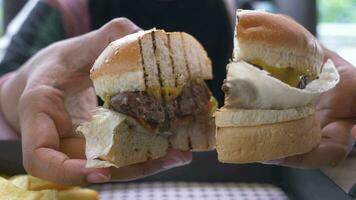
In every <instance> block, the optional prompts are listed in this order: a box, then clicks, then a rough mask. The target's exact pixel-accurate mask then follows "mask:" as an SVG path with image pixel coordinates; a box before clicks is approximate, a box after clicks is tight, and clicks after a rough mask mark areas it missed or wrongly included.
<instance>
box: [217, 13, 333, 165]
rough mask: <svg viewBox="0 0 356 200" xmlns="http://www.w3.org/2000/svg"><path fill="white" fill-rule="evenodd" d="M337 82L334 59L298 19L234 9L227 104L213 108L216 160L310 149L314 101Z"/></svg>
mask: <svg viewBox="0 0 356 200" xmlns="http://www.w3.org/2000/svg"><path fill="white" fill-rule="evenodd" d="M306 79H307V81H305V80H306ZM338 82H339V74H338V72H337V70H336V68H335V66H334V64H333V63H332V61H331V60H329V61H327V62H325V63H324V59H323V51H322V48H321V46H320V44H319V43H318V41H317V40H316V39H315V38H314V36H313V35H312V34H311V33H309V32H308V31H307V30H306V29H305V28H304V27H303V26H301V25H299V24H298V23H297V22H295V21H294V20H293V19H291V18H289V17H287V16H284V15H278V14H271V13H267V12H262V11H245V10H238V11H237V20H236V29H235V38H234V52H233V59H232V62H231V63H230V64H228V67H227V79H226V80H225V82H224V85H223V90H224V92H225V106H224V107H223V108H221V109H219V110H218V111H216V112H215V123H216V127H217V131H216V145H217V146H216V148H217V152H218V158H219V161H221V162H226V163H250V162H258V161H266V160H273V159H279V158H283V157H287V156H292V155H297V154H303V153H306V152H309V151H311V150H312V149H313V148H315V147H316V146H317V145H318V144H319V142H320V139H321V133H320V125H319V122H318V119H316V117H315V109H314V107H315V102H316V100H317V99H318V98H319V96H320V94H322V93H324V92H326V91H328V90H330V89H332V88H333V87H334V86H335V85H336V84H337V83H338ZM301 83H302V84H301Z"/></svg>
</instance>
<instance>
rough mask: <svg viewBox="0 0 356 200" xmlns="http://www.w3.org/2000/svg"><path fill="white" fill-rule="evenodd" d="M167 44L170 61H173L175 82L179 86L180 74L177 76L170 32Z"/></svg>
mask: <svg viewBox="0 0 356 200" xmlns="http://www.w3.org/2000/svg"><path fill="white" fill-rule="evenodd" d="M167 45H168V50H169V59H170V62H171V65H172V72H173V75H174V83H175V85H176V86H178V76H177V74H176V73H177V72H176V68H177V66H176V63H175V62H174V60H173V56H172V54H173V53H172V47H171V35H170V34H167Z"/></svg>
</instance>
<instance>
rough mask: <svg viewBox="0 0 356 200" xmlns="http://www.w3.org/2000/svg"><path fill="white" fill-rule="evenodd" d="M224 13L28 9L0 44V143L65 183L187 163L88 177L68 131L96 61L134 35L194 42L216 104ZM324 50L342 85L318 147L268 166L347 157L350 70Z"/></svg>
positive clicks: (138, 6) (66, 0)
mask: <svg viewBox="0 0 356 200" xmlns="http://www.w3.org/2000/svg"><path fill="white" fill-rule="evenodd" d="M226 7H227V5H226V4H225V3H224V1H222V0H220V1H219V0H195V1H189V0H147V1H138V0H130V1H129V0H126V1H125V0H122V1H117V0H107V1H96V0H77V1H71V0H62V1H61V0H42V1H35V0H31V1H29V2H28V3H27V5H26V7H25V8H24V9H23V10H22V12H21V13H20V14H19V15H18V17H17V18H16V19H15V23H13V25H11V26H10V27H9V29H8V32H7V33H6V35H5V36H4V37H3V38H2V40H1V42H0V45H1V47H2V48H3V55H2V59H1V62H0V72H1V74H2V77H1V80H0V105H1V106H0V109H1V110H0V111H1V115H2V116H1V120H0V127H1V128H2V131H1V136H0V137H1V138H5V139H6V138H7V139H10V138H21V140H22V150H23V160H24V163H23V164H24V167H25V169H26V171H27V172H28V173H29V174H31V175H34V176H37V177H40V178H43V179H47V180H51V181H55V182H60V183H65V184H85V183H100V182H106V181H109V180H110V179H111V178H113V179H115V180H132V179H135V178H139V177H143V176H146V175H148V174H153V173H157V172H159V171H162V170H165V169H169V168H172V167H176V166H180V165H184V164H187V163H189V162H190V161H191V153H189V152H179V151H172V152H169V153H168V155H167V156H166V157H165V158H162V159H158V160H154V161H148V162H146V163H142V164H135V165H132V166H128V167H124V168H120V169H117V170H115V171H110V170H109V169H86V168H85V156H84V145H85V142H84V140H83V139H82V138H77V137H74V133H73V127H75V126H76V125H77V124H78V123H80V122H82V121H85V120H88V119H89V117H90V112H89V111H90V110H92V109H93V108H94V107H95V106H97V104H98V102H97V98H96V96H95V93H94V91H93V88H92V85H91V82H90V79H89V70H90V68H91V66H92V64H93V63H94V60H95V59H96V58H97V56H98V55H99V54H100V52H101V51H102V50H103V49H104V48H105V47H106V46H107V45H108V44H109V43H110V42H111V41H113V40H116V39H119V38H121V37H124V36H125V35H128V34H131V33H134V32H137V31H139V30H140V29H150V28H153V27H157V28H162V29H165V30H166V31H185V32H188V33H190V34H192V35H193V36H195V37H196V38H197V39H198V40H199V41H200V42H201V43H202V44H203V46H204V47H205V48H206V49H207V51H208V54H209V56H210V57H211V59H212V61H213V73H214V80H212V81H209V82H208V86H209V87H210V89H211V90H212V92H213V93H214V96H216V97H217V99H218V101H219V102H220V103H222V102H223V94H222V92H221V91H220V86H221V85H222V82H223V79H224V77H225V75H226V72H225V66H226V63H227V62H228V59H229V57H230V54H231V52H232V38H233V34H232V33H233V28H232V26H231V24H232V23H231V21H230V18H229V14H228V12H227V9H226ZM325 52H326V53H325V56H326V57H327V58H331V59H333V61H334V62H335V63H336V65H337V67H338V69H339V71H340V74H341V82H340V84H339V85H338V86H337V87H336V88H335V89H333V90H332V91H330V92H328V93H327V94H325V95H324V96H323V97H322V98H321V100H320V101H319V102H318V116H319V118H320V120H321V124H322V128H323V130H322V131H323V139H322V142H321V144H320V145H319V146H318V147H317V148H316V149H314V150H313V151H312V152H310V153H307V154H304V155H299V156H294V157H291V158H286V159H283V160H278V161H271V162H269V163H270V164H280V165H288V166H294V167H320V166H325V165H335V164H337V163H338V162H339V161H341V160H343V159H344V158H345V157H346V155H347V154H348V153H349V152H350V150H351V149H352V146H353V142H354V139H353V137H352V136H351V131H353V132H354V134H355V135H356V130H355V128H353V127H354V125H355V116H356V87H352V86H355V85H356V69H355V68H353V67H352V65H351V64H349V63H347V62H346V61H345V60H343V59H342V58H341V57H339V56H338V55H337V54H335V53H333V52H331V51H329V50H326V51H325ZM220 105H221V104H220ZM352 128H353V129H352Z"/></svg>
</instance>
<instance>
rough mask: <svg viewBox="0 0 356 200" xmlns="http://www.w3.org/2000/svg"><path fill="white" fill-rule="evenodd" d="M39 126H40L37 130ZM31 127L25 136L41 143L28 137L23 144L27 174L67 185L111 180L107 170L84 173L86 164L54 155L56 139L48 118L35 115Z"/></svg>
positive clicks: (93, 170)
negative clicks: (38, 140)
mask: <svg viewBox="0 0 356 200" xmlns="http://www.w3.org/2000/svg"><path fill="white" fill-rule="evenodd" d="M39 124H42V125H41V126H38V125H39ZM33 125H34V126H29V129H27V130H24V135H32V134H33V133H36V136H37V137H40V138H42V139H41V140H42V142H41V143H38V142H35V141H34V140H31V139H29V138H28V137H25V139H24V141H23V142H24V145H25V146H24V148H23V150H24V152H23V158H24V159H23V162H24V167H25V169H26V171H27V172H28V173H29V174H31V175H33V176H36V177H39V178H42V179H45V180H49V181H53V182H58V183H62V184H68V185H81V184H85V183H88V182H91V183H93V182H95V183H97V182H105V181H108V180H109V179H110V171H109V169H87V168H85V162H86V161H85V160H80V159H69V157H68V156H67V155H65V154H64V153H62V152H59V151H57V148H58V140H59V138H58V135H57V134H56V133H55V132H54V130H55V124H54V122H53V121H52V119H51V118H50V117H49V116H48V115H46V114H44V113H39V114H37V115H36V116H35V118H34V119H33ZM29 142H31V144H29Z"/></svg>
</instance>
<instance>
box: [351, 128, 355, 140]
mask: <svg viewBox="0 0 356 200" xmlns="http://www.w3.org/2000/svg"><path fill="white" fill-rule="evenodd" d="M351 134H352V137H354V138H356V125H355V126H354V127H352V129H351Z"/></svg>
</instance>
